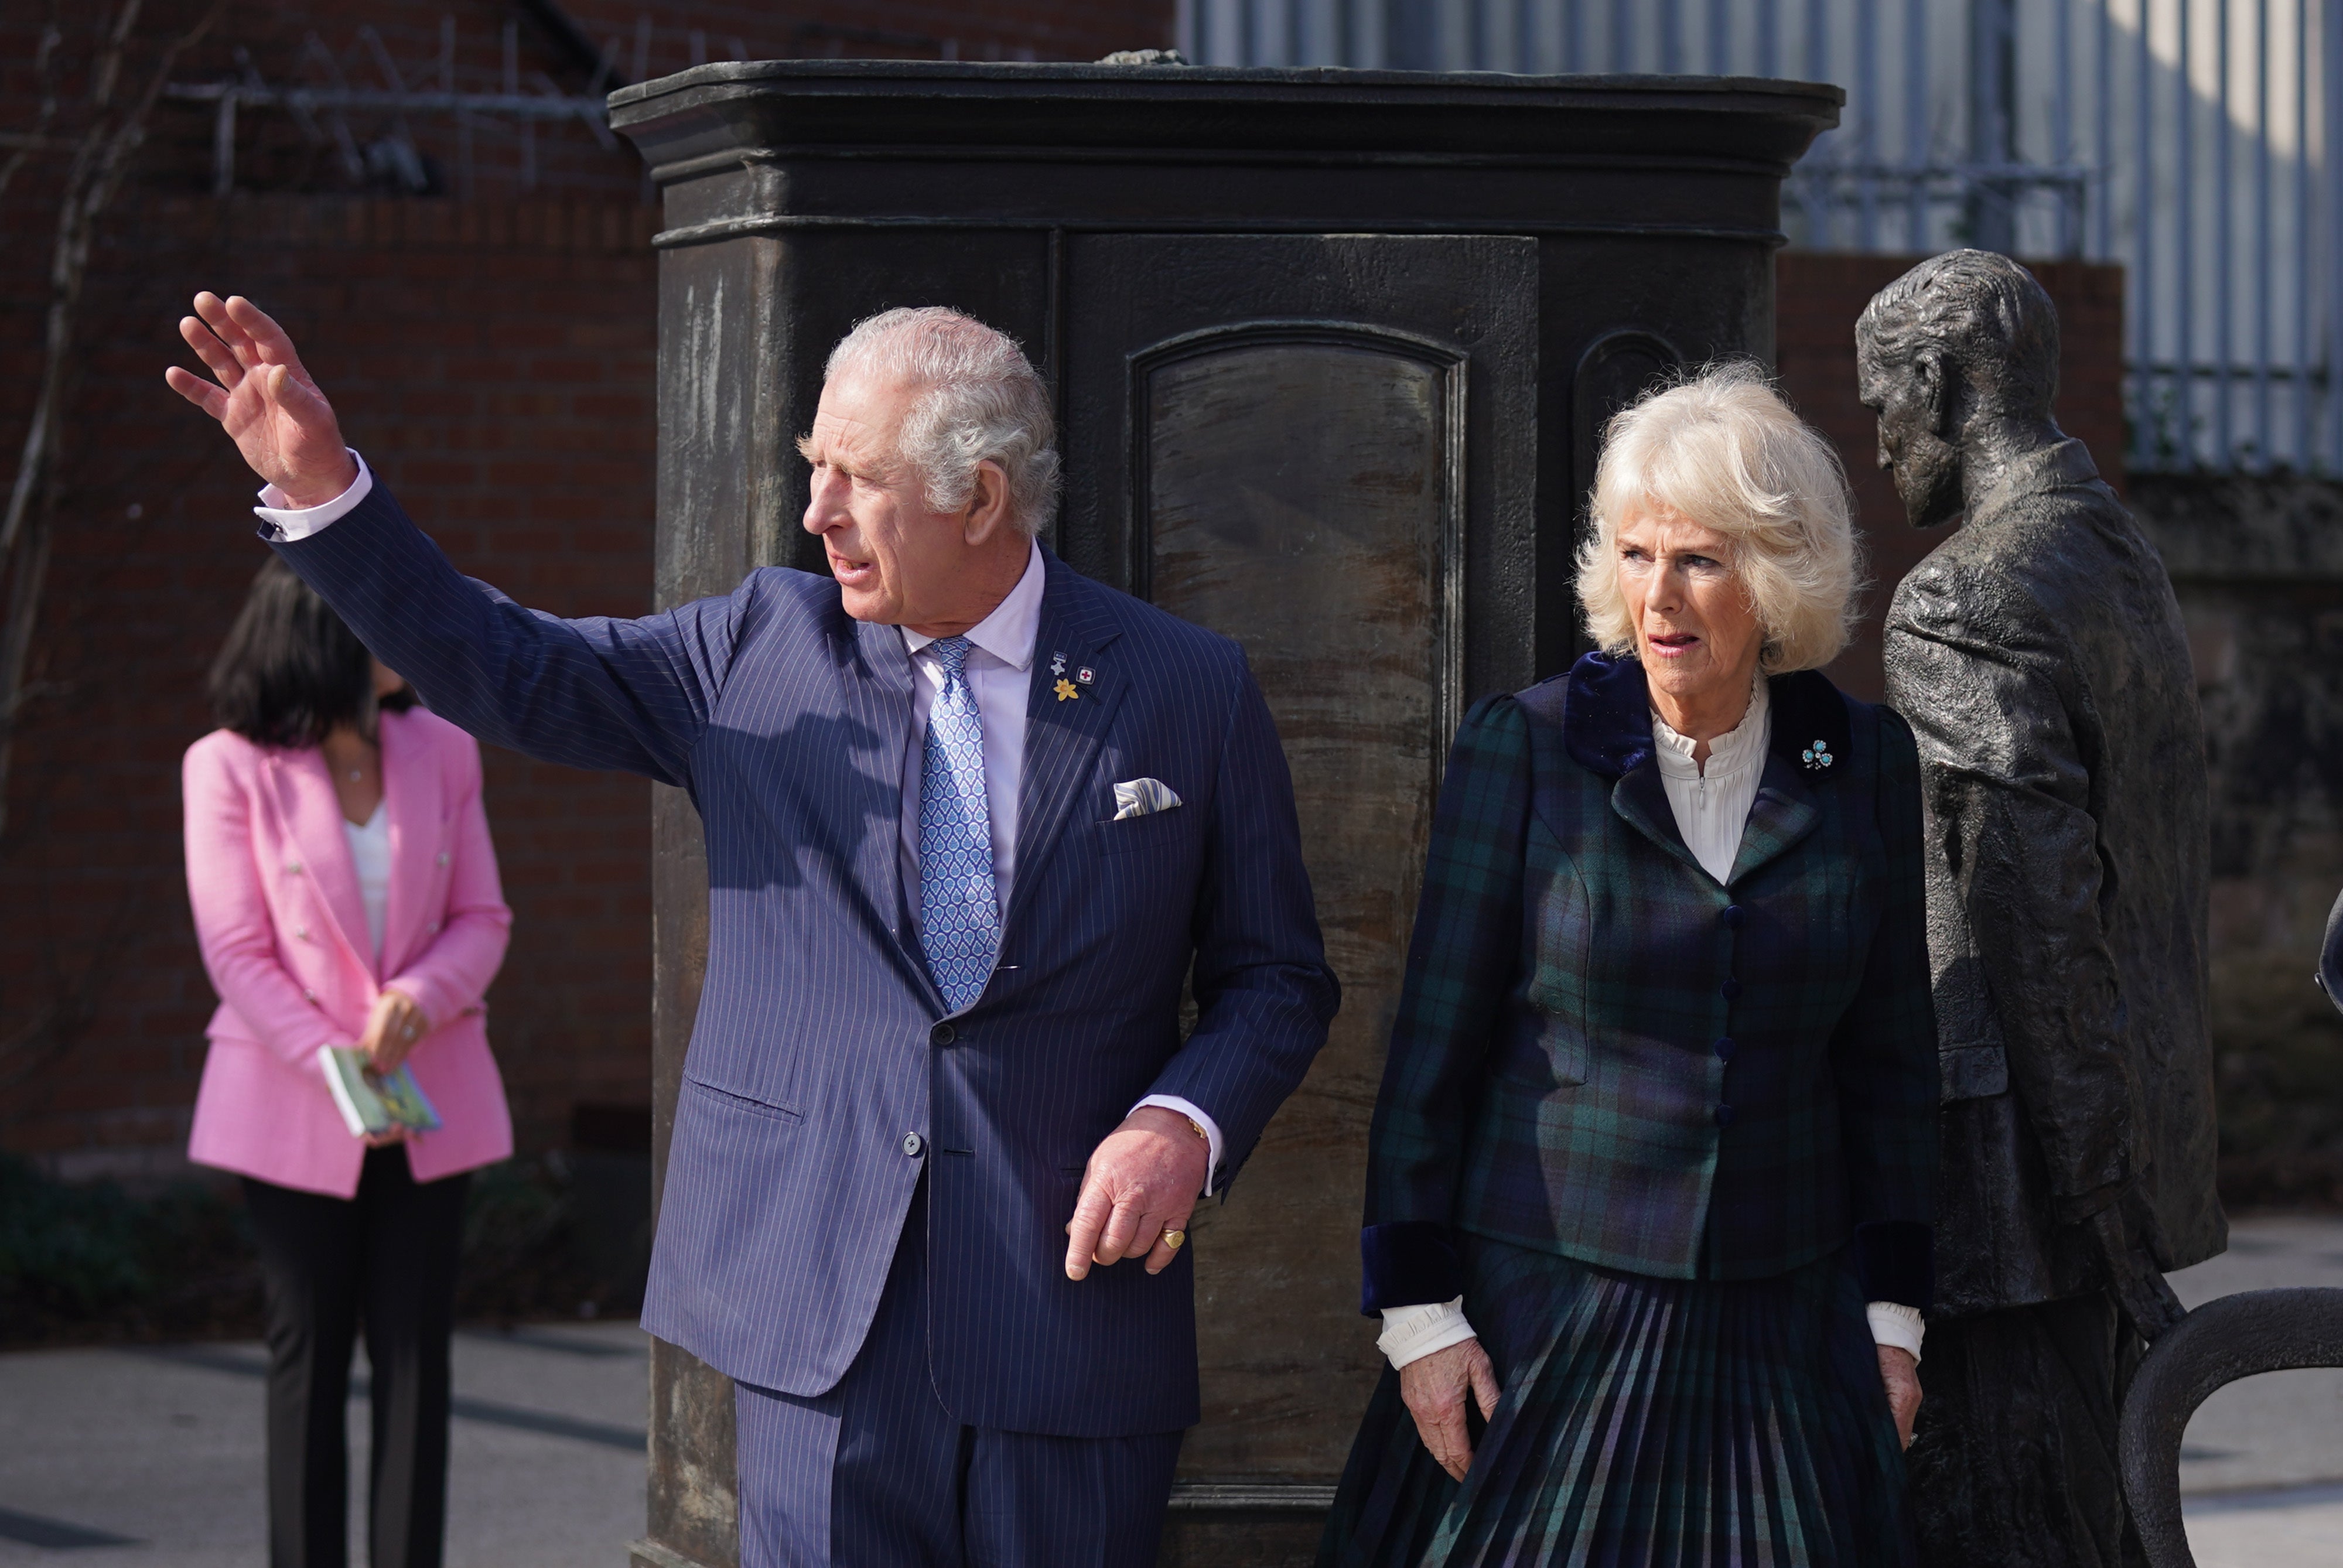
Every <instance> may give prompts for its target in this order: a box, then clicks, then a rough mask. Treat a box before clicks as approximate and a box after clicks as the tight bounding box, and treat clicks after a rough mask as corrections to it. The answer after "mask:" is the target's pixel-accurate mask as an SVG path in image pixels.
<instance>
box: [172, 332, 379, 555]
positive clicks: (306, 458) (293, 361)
mask: <svg viewBox="0 0 2343 1568" xmlns="http://www.w3.org/2000/svg"><path fill="white" fill-rule="evenodd" d="M179 336H180V337H184V338H186V340H187V347H190V348H192V349H194V350H195V351H196V357H197V358H199V359H201V360H202V361H203V362H204V364H205V366H206V367H207V368H208V369H209V370H210V371H211V373H212V375H213V376H214V377H216V379H217V382H218V385H216V386H215V385H213V383H212V382H210V381H206V380H205V379H204V378H203V377H200V376H197V375H195V374H194V373H192V372H190V371H186V370H182V369H181V368H179V367H177V366H176V365H174V366H172V367H170V368H169V369H168V370H166V371H164V372H163V379H164V380H166V381H167V382H169V383H170V385H171V389H172V390H173V391H175V392H176V393H177V394H178V395H179V396H180V397H185V398H186V400H187V401H188V402H190V403H193V404H194V405H195V406H196V407H198V408H201V409H202V410H203V411H204V412H205V413H206V414H208V415H210V416H211V417H213V418H215V419H216V420H218V421H219V422H220V427H221V428H222V429H225V430H226V432H227V433H228V435H229V437H231V438H232V439H234V441H235V442H236V450H237V451H239V452H241V453H243V454H244V460H245V461H246V462H247V463H249V464H251V465H252V471H253V472H254V473H256V474H257V475H259V476H260V477H262V478H264V479H266V480H267V481H268V482H269V483H270V484H272V485H274V486H276V487H277V488H278V489H279V490H282V491H283V492H284V493H285V496H286V498H287V500H288V501H290V502H291V503H292V505H293V506H295V507H297V508H308V507H320V506H323V505H325V504H326V503H327V501H330V500H332V499H333V498H335V497H336V496H338V495H340V494H341V493H342V492H343V491H344V490H347V489H348V488H349V487H351V486H352V485H353V484H355V483H357V477H358V469H357V464H356V463H355V462H353V461H352V460H351V458H350V454H349V448H348V447H346V446H344V445H343V444H342V427H341V425H340V423H339V422H338V421H337V420H336V419H335V417H334V410H333V407H332V405H330V404H328V403H327V401H326V395H325V394H324V393H322V392H320V391H318V390H317V383H316V382H315V381H312V380H311V379H310V378H309V373H308V371H307V370H305V369H303V368H302V367H301V357H300V356H299V355H298V354H296V353H295V352H294V351H293V340H292V339H291V338H290V337H287V336H286V335H285V329H284V328H283V327H279V326H277V323H276V322H274V321H272V320H270V319H269V318H268V316H267V313H266V312H265V311H263V310H262V309H261V308H260V307H258V306H256V305H255V304H253V303H252V301H250V300H248V299H246V298H245V297H243V296H242V295H236V296H232V297H229V298H226V299H222V298H221V297H219V296H218V295H216V294H211V293H204V294H198V295H196V314H195V315H194V316H187V317H181V318H180V320H179Z"/></svg>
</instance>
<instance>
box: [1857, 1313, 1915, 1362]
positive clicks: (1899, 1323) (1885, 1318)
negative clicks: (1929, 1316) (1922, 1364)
mask: <svg viewBox="0 0 2343 1568" xmlns="http://www.w3.org/2000/svg"><path fill="white" fill-rule="evenodd" d="M1863 1315H1864V1316H1865V1317H1866V1318H1869V1319H1870V1320H1871V1339H1872V1342H1873V1343H1874V1344H1882V1345H1892V1346H1894V1347H1895V1348H1896V1349H1897V1350H1899V1351H1909V1352H1912V1359H1913V1360H1914V1361H1918V1360H1919V1359H1920V1341H1921V1340H1922V1339H1923V1338H1924V1337H1926V1334H1927V1332H1928V1322H1927V1320H1926V1319H1925V1318H1923V1317H1922V1316H1921V1315H1920V1309H1919V1308H1917V1307H1907V1306H1906V1305H1905V1304H1904V1303H1903V1302H1871V1303H1870V1304H1869V1305H1867V1306H1865V1308H1864V1309H1863Z"/></svg>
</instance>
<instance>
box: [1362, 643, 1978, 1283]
mask: <svg viewBox="0 0 2343 1568" xmlns="http://www.w3.org/2000/svg"><path fill="white" fill-rule="evenodd" d="M1770 692H1771V696H1772V700H1773V743H1772V748H1771V751H1770V754H1769V755H1768V756H1767V758H1766V759H1765V772H1764V774H1763V776H1762V781H1761V783H1760V785H1759V789H1758V792H1757V799H1756V803H1755V806H1754V807H1753V808H1752V809H1751V811H1750V815H1749V820H1748V825H1747V827H1746V828H1745V829H1744V831H1743V834H1742V839H1741V850H1740V857H1739V859H1737V860H1736V861H1735V864H1734V867H1733V873H1732V876H1731V878H1730V879H1729V880H1728V881H1727V882H1726V883H1725V884H1724V885H1722V886H1720V885H1719V884H1718V882H1717V881H1716V879H1715V878H1713V877H1711V876H1710V875H1709V874H1708V873H1707V872H1706V871H1704V870H1703V869H1701V867H1700V864H1699V862H1697V861H1696V860H1694V859H1693V856H1692V852H1691V851H1690V850H1689V849H1686V848H1685V846H1684V840H1683V838H1682V836H1681V835H1680V834H1679V833H1678V832H1677V829H1676V825H1675V815H1674V811H1673V810H1672V809H1670V808H1669V805H1668V800H1667V795H1666V793H1665V791H1664V789H1663V787H1662V784H1661V781H1660V771H1659V768H1658V765H1657V763H1656V762H1654V759H1653V741H1652V720H1651V709H1650V706H1649V699H1648V696H1647V692H1646V688H1645V686H1644V668H1643V666H1642V665H1641V664H1640V663H1638V662H1636V661H1634V660H1633V659H1615V660H1614V659H1610V658H1604V657H1603V656H1601V655H1596V654H1590V655H1588V656H1586V657H1585V658H1582V659H1580V660H1579V661H1578V665H1577V668H1574V669H1573V670H1572V671H1571V672H1570V674H1569V675H1568V676H1566V677H1557V678H1554V679H1552V680H1549V681H1546V682H1544V683H1543V684H1541V685H1538V686H1534V687H1532V688H1531V689H1528V690H1527V691H1523V692H1520V693H1517V694H1514V695H1512V696H1499V697H1493V698H1489V699H1484V700H1483V701H1482V702H1481V703H1479V704H1477V705H1476V706H1475V707H1474V708H1473V710H1472V711H1471V713H1469V714H1468V715H1467V716H1466V717H1465V719H1464V722H1463V726H1462V727H1461V728H1460V729H1459V730H1458V732H1457V736H1456V743H1455V749H1454V750H1453V753H1452V755H1451V759H1450V761H1449V765H1448V774H1447V779H1446V781H1445V783H1444V784H1443V787H1442V789H1441V794H1440V807H1439V813H1438V816H1437V818H1436V819H1435V821H1434V824H1433V836H1432V849H1431V854H1430V858H1429V860H1428V863H1427V865H1426V868H1425V871H1424V880H1423V904H1422V907H1421V909H1420V910H1419V912H1418V914H1417V917H1416V925H1415V937H1414V940H1413V945H1412V947H1411V949H1410V951H1409V954H1408V969H1407V980H1406V986H1405V989H1404V991H1403V995H1402V997H1401V1000H1400V1008H1399V1016H1398V1019H1397V1020H1396V1022H1395V1024H1394V1025H1393V1030H1392V1041H1391V1054H1390V1057H1389V1059H1388V1060H1387V1061H1386V1063H1385V1065H1384V1070H1383V1091H1382V1094H1381V1096H1380V1098H1379V1099H1378V1100H1377V1101H1376V1105H1375V1114H1374V1124H1373V1132H1372V1135H1371V1139H1370V1143H1369V1164H1368V1175H1367V1204H1366V1228H1365V1231H1364V1235H1363V1253H1364V1260H1365V1265H1366V1270H1365V1272H1366V1281H1365V1289H1364V1292H1363V1303H1362V1304H1363V1310H1364V1311H1366V1312H1370V1313H1373V1312H1378V1311H1380V1310H1382V1309H1383V1308H1385V1307H1395V1306H1404V1305H1407V1304H1410V1303H1413V1302H1444V1301H1447V1300H1449V1299H1451V1298H1453V1297H1454V1296H1456V1295H1458V1294H1460V1293H1461V1292H1462V1289H1463V1286H1462V1282H1461V1275H1460V1271H1459V1269H1458V1266H1457V1255H1456V1250H1455V1247H1454V1245H1453V1235H1454V1232H1455V1231H1470V1232H1472V1233H1473V1234H1475V1235H1479V1236H1485V1237H1490V1238H1493V1239H1494V1240H1497V1241H1505V1242H1509V1243H1512V1244H1513V1245H1515V1246H1522V1247H1531V1248H1538V1249H1542V1250H1544V1251H1553V1252H1558V1253H1561V1254H1562V1255H1564V1256H1565V1257H1571V1258H1575V1259H1578V1260H1580V1261H1584V1262H1588V1263H1593V1264H1597V1265H1600V1266H1603V1267H1606V1268H1614V1269H1620V1270H1624V1271H1630V1272H1634V1273H1638V1274H1645V1275H1652V1276H1656V1277H1659V1278H1664V1279H1715V1280H1738V1279H1756V1278H1763V1277H1765V1276H1769V1275H1774V1274H1779V1273H1783V1272H1785V1271H1788V1270H1791V1269H1795V1268H1796V1267H1798V1266H1799V1265H1801V1264H1803V1263H1806V1262H1810V1261H1813V1260H1815V1259H1816V1258H1818V1257H1821V1256H1823V1255H1824V1254H1825V1253H1828V1252H1830V1251H1834V1250H1835V1249H1837V1248H1839V1247H1841V1246H1844V1245H1845V1244H1846V1243H1847V1242H1848V1241H1850V1239H1852V1241H1853V1242H1854V1257H1855V1266H1856V1268H1857V1270H1858V1271H1859V1272H1860V1273H1861V1275H1862V1276H1863V1284H1864V1290H1865V1300H1867V1301H1892V1302H1905V1303H1906V1304H1907V1305H1910V1306H1915V1307H1918V1308H1920V1309H1922V1310H1923V1311H1926V1309H1927V1307H1928V1305H1929V1295H1930V1286H1931V1237H1932V1230H1931V1221H1932V1218H1933V1203H1934V1195H1935V1184H1936V1019H1935V1013H1934V1010H1933V1003H1932V1001H1931V1000H1930V989H1929V978H1928V955H1927V946H1926V924H1925V921H1926V900H1925V895H1924V892H1923V888H1922V868H1921V815H1920V781H1919V763H1918V760H1917V758H1916V753H1915V749H1914V747H1913V742H1912V735H1911V731H1910V730H1909V729H1906V727H1905V724H1904V722H1903V720H1902V719H1898V718H1897V717H1896V715H1895V714H1893V713H1891V712H1889V711H1888V710H1886V709H1880V708H1874V707H1872V706H1870V705H1869V704H1866V703H1862V702H1857V701H1855V700H1854V699H1851V698H1847V697H1845V696H1844V695H1843V694H1841V693H1840V692H1839V690H1838V689H1836V688H1835V687H1834V686H1832V685H1831V683H1830V682H1829V681H1827V680H1825V678H1823V677H1821V676H1820V675H1816V674H1813V673H1811V672H1806V673H1799V674H1793V675H1785V676H1775V677H1774V678H1772V684H1771V688H1770Z"/></svg>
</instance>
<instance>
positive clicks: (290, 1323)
mask: <svg viewBox="0 0 2343 1568" xmlns="http://www.w3.org/2000/svg"><path fill="white" fill-rule="evenodd" d="M210 686H211V699H212V707H213V709H214V713H215V716H216V718H217V719H218V720H219V723H220V726H221V728H219V729H216V730H214V731H213V732H212V733H211V734H209V735H206V736H205V737H204V738H203V739H201V740H198V741H196V744H195V745H194V746H192V747H190V748H188V749H187V757H186V829H187V894H188V900H189V901H190V902H191V903H192V904H193V905H194V908H195V917H196V937H197V939H198V940H200V942H201V943H202V946H203V954H204V967H205V968H206V970H209V971H210V974H211V979H212V985H213V987H214V988H215V989H216V990H217V991H218V992H219V996H220V1007H219V1010H218V1012H216V1014H214V1015H213V1018H212V1021H211V1026H210V1029H209V1030H208V1033H209V1035H210V1038H211V1049H210V1051H209V1053H208V1054H207V1055H206V1059H205V1061H204V1076H203V1084H202V1087H201V1088H200V1089H199V1090H198V1091H196V1112H195V1124H194V1128H193V1131H192V1132H191V1134H190V1136H189V1139H188V1150H187V1152H188V1157H189V1158H190V1159H192V1160H194V1161H196V1162H197V1163H199V1164H205V1165H213V1166H217V1167H219V1168H221V1169H223V1170H227V1171H236V1172H238V1173H239V1174H240V1175H242V1176H243V1177H244V1186H245V1196H246V1202H247V1204H248V1206H249V1209H250V1211H251V1214H252V1219H253V1225H254V1229H255V1231H256V1233H257V1235H258V1238H259V1242H260V1254H261V1268H262V1281H263V1289H264V1299H265V1303H266V1319H267V1326H268V1348H269V1372H268V1497H269V1503H268V1507H269V1557H270V1562H271V1563H272V1564H273V1565H274V1568H341V1564H342V1563H343V1562H344V1559H345V1554H346V1545H345V1541H346V1533H347V1521H346V1517H345V1502H344V1500H345V1498H346V1496H347V1453H346V1452H345V1443H344V1437H343V1432H344V1424H343V1409H344V1406H345V1404H346V1402H347V1399H348V1393H349V1371H350V1354H351V1349H352V1343H353V1340H354V1338H355V1334H356V1331H357V1325H358V1323H359V1322H361V1321H362V1322H364V1324H365V1331H366V1336H367V1362H368V1364H369V1365H370V1366H371V1368H372V1370H373V1382H374V1394H373V1403H374V1458H373V1469H374V1475H373V1486H372V1488H371V1492H370V1494H371V1498H372V1508H371V1517H370V1538H371V1543H372V1560H373V1563H374V1568H437V1565H438V1563H439V1560H440V1548H441V1539H442V1536H443V1534H444V1529H443V1526H444V1521H445V1515H446V1498H447V1401H448V1360H447V1347H448V1337H449V1334H450V1332H452V1329H453V1327H454V1315H455V1295H456V1263H457V1255H458V1245H459V1241H460V1239H461V1235H462V1225H463V1213H464V1194H465V1189H466V1186H467V1185H468V1181H467V1175H466V1173H467V1172H468V1171H472V1170H474V1169H477V1168H478V1167H479V1166H482V1165H486V1164H489V1163H491V1162H492V1161H498V1160H501V1159H504V1158H505V1157H506V1156H507V1155H508V1154H510V1153H511V1152H512V1121H511V1117H510V1115H509V1114H508V1111H507V1110H506V1108H505V1095H504V1085H503V1083H502V1082H501V1081H500V1080H499V1079H498V1075H497V1064H496V1060H495V1059H494V1058H493V1057H491V1056H490V1055H489V1053H488V1030H487V1027H486V1023H485V1020H484V1013H485V1010H486V1003H485V1002H484V1000H482V999H483V997H484V996H485V994H486V992H487V990H488V982H489V981H490V980H493V979H494V978H495V976H496V972H497V968H498V965H499V964H500V963H502V962H503V961H504V954H505V943H506V939H507V933H508V929H509V928H510V926H511V924H512V911H511V910H508V909H507V908H506V907H505V903H504V899H503V895H502V893H501V891H500V890H499V887H498V879H497V862H496V852H495V850H494V849H492V848H491V847H490V845H489V842H488V817H487V814H486V812H485V811H484V810H483V809H482V807H481V804H480V755H479V749H478V746H477V745H476V744H475V743H474V741H473V740H472V739H471V737H469V736H468V735H466V734H465V733H464V732H463V731H462V730H460V729H457V728H456V727H455V726H454V725H452V724H449V723H447V722H446V721H445V720H443V719H436V718H434V717H432V716H431V715H430V714H428V713H427V712H425V711H423V710H422V709H418V708H417V707H415V706H414V697H413V694H412V693H410V692H409V691H407V689H406V684H405V682H404V681H402V680H401V679H400V678H398V677H397V675H395V674H393V673H391V672H390V671H389V670H388V669H387V668H384V667H383V666H381V665H380V664H377V663H376V662H375V661H374V659H373V658H371V657H370V656H369V655H368V654H367V650H366V648H364V647H363V646H362V645H361V644H360V643H359V642H358V640H357V638H356V637H355V636H353V635H352V634H351V633H350V631H349V629H348V628H347V627H345V626H344V625H343V624H342V622H341V620H340V618H338V617H337V616H336V615H335V614H334V612H333V611H332V610H331V609H329V608H327V606H326V603H325V601H324V600H323V599H321V598H318V597H317V595H316V594H315V593H313V592H312V591H311V590H310V589H309V588H307V587H306V586H305V585H304V584H303V583H302V582H301V581H300V579H299V578H296V577H295V576H294V575H293V574H292V572H291V571H290V570H288V569H287V568H286V567H285V566H284V565H283V564H282V563H281V562H279V561H277V560H276V559H274V558H271V559H270V560H269V562H268V563H267V564H266V566H264V567H262V568H261V569H260V574H259V576H258V577H257V578H255V579H254V581H253V585H252V590H251V593H250V594H249V596H248V597H247V598H246V601H245V605H244V608H243V610H242V612H241V613H240V614H239V615H238V616H237V617H236V624H235V626H234V627H233V628H231V629H230V631H229V633H228V638H227V643H226V647H225V648H222V650H221V652H220V656H219V658H218V660H217V662H216V663H215V664H214V666H213V667H212V672H211V682H210ZM327 1045H337V1046H354V1047H357V1048H360V1049H362V1050H366V1051H367V1053H368V1054H369V1055H370V1056H371V1058H372V1060H373V1062H374V1065H375V1067H376V1069H377V1070H378V1071H381V1072H385V1073H387V1072H391V1071H394V1070H397V1067H398V1066H399V1065H400V1064H401V1063H402V1062H404V1063H406V1064H407V1065H408V1066H409V1067H411V1068H412V1069H413V1070H414V1074H415V1079H416V1081H417V1084H418V1085H420V1086H421V1088H422V1090H423V1091H424V1093H425V1095H426V1096H427V1097H428V1098H429V1100H430V1101H431V1103H432V1105H433V1107H434V1108H435V1109H436V1110H437V1111H438V1113H439V1117H440V1120H441V1121H442V1122H443V1123H444V1124H445V1125H444V1126H443V1127H442V1128H441V1129H440V1130H438V1131H433V1132H429V1133H422V1134H417V1135H414V1136H412V1137H407V1138H403V1139H402V1138H398V1137H397V1136H395V1135H394V1136H392V1137H388V1138H382V1139H363V1140H362V1139H360V1138H359V1137H357V1136H356V1135H354V1134H352V1133H351V1132H350V1131H348V1128H347V1125H346V1124H345V1122H344V1121H343V1119H342V1113H341V1111H340V1110H339V1109H338V1108H337V1106H336V1104H335V1101H334V1099H333V1096H332V1094H331V1091H329V1090H328V1089H327V1082H326V1077H325V1073H324V1070H322V1068H321V1066H320V1064H319V1061H318V1056H317V1052H318V1050H319V1048H320V1047H323V1046H327Z"/></svg>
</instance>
